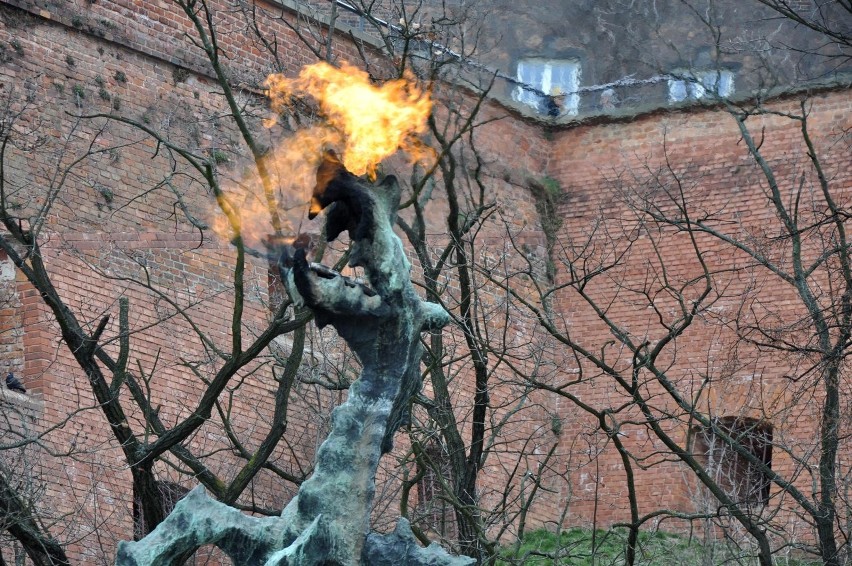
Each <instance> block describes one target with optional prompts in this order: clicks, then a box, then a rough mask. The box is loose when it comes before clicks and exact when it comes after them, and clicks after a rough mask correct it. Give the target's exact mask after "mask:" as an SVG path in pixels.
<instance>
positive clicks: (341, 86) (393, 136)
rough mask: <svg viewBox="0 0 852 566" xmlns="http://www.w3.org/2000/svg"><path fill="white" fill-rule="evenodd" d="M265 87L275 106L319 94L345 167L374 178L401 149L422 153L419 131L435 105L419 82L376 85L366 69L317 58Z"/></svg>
mask: <svg viewBox="0 0 852 566" xmlns="http://www.w3.org/2000/svg"><path fill="white" fill-rule="evenodd" d="M266 86H267V87H268V89H269V97H270V99H271V101H272V105H273V109H275V110H281V109H282V108H283V107H284V106H286V105H288V104H289V101H290V100H291V97H293V96H301V95H309V96H311V97H312V98H314V99H315V100H316V102H317V104H318V106H319V109H320V111H321V113H322V114H323V118H324V120H325V122H326V123H327V125H328V127H330V128H332V129H333V130H335V131H336V132H337V133H338V134H339V136H340V138H341V140H342V141H341V143H342V147H338V148H337V149H338V151H339V152H340V154H341V159H342V161H343V163H344V165H345V166H346V168H347V169H348V170H349V171H351V172H352V173H354V174H356V175H364V174H367V175H369V176H370V177H371V178H374V177H375V170H376V166H377V165H378V163H379V162H381V161H382V160H383V159H384V158H386V157H388V156H390V155H392V154H393V153H395V152H396V151H397V150H399V149H402V150H403V151H407V152H409V153H411V154H412V155H416V154H418V151H417V150H418V148H419V146H420V144H418V141H417V136H418V135H420V134H423V133H425V132H426V130H427V118H428V116H429V113H430V112H431V109H432V102H431V99H430V97H429V93H428V92H426V91H424V90H422V89H420V88H418V87H417V85H416V84H415V83H414V81H412V80H406V79H398V80H393V81H388V82H386V83H383V84H381V85H374V84H372V83H371V82H370V77H369V75H368V74H367V73H365V72H364V71H362V70H360V69H357V68H356V67H352V66H350V65H342V66H341V68H339V69H338V68H335V67H332V66H331V65H329V64H327V63H317V64H314V65H309V66H307V67H305V68H303V69H302V71H301V73H300V74H299V76H298V77H296V78H294V79H288V78H286V77H284V76H282V75H270V76H269V77H268V78H267V82H266Z"/></svg>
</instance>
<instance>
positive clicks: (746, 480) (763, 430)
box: [691, 417, 772, 505]
mask: <svg viewBox="0 0 852 566" xmlns="http://www.w3.org/2000/svg"><path fill="white" fill-rule="evenodd" d="M714 424H715V425H716V427H717V428H718V429H719V430H720V431H723V432H724V433H725V434H727V435H728V436H730V437H731V438H732V439H734V441H735V442H736V443H737V444H738V445H739V446H740V447H742V448H745V449H746V450H748V452H750V453H751V455H752V456H753V457H754V458H755V459H756V460H757V461H758V462H760V463H762V464H763V466H766V467H767V468H770V469H771V468H772V425H771V424H768V423H766V422H763V421H759V420H757V419H750V418H747V417H721V418H718V419H716V420H715V423H714ZM691 449H692V453H693V455H694V456H695V457H696V459H697V460H698V461H699V463H700V464H701V465H702V466H704V469H705V470H707V473H708V474H709V475H710V477H712V478H713V480H714V481H716V483H717V484H718V485H719V486H720V487H721V488H722V489H724V490H725V492H726V493H727V494H728V495H729V496H730V497H731V498H733V499H734V501H736V502H737V503H739V504H745V505H766V503H768V502H769V488H770V486H771V481H770V479H769V477H768V476H767V475H766V474H765V473H764V471H763V470H762V468H761V466H760V465H758V464H756V463H755V462H754V461H750V459H749V458H748V457H746V456H745V455H742V454H740V453H738V452H737V451H735V450H734V449H733V448H732V447H731V445H730V444H728V443H727V442H725V441H724V440H723V438H722V437H721V435H717V434H715V433H714V432H713V430H712V429H710V428H704V427H696V428H694V429H693V430H692V442H691Z"/></svg>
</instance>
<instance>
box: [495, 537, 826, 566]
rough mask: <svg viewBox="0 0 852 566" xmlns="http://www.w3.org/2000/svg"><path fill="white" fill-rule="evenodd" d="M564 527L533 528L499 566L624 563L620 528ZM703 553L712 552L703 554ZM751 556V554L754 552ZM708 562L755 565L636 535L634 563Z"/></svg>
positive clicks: (721, 548) (788, 565) (783, 565)
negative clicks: (551, 528)
mask: <svg viewBox="0 0 852 566" xmlns="http://www.w3.org/2000/svg"><path fill="white" fill-rule="evenodd" d="M592 539H593V537H592V531H591V530H588V529H578V528H574V529H566V530H564V531H562V532H561V533H560V536H559V537H558V538H557V536H556V534H555V533H552V532H550V531H547V530H543V529H541V530H536V531H531V532H529V533H527V534H526V535H525V536H524V539H523V541H521V544H520V545H519V546H518V545H510V546H507V547H504V548H503V550H502V551H501V552H500V559H499V560H498V561H497V564H498V565H499V566H509V565H524V566H528V565H529V566H545V565H548V566H550V565H570V566H610V565H611V566H616V565H622V564H624V563H625V547H626V543H627V530H626V529H612V530H609V531H603V530H598V531H595V533H594V541H593V540H592ZM708 553H712V554H711V555H709V556H708ZM755 553H756V551H755ZM706 560H709V563H712V564H757V560H756V558H755V557H754V556H749V555H748V550H747V549H732V548H729V547H727V546H725V545H722V544H718V545H715V546H713V547H706V548H705V547H704V545H702V544H701V543H700V542H699V541H698V540H696V539H695V538H693V539H691V540H690V539H689V538H687V537H684V536H680V535H675V534H671V533H665V532H655V533H648V532H643V533H640V535H639V544H638V548H637V550H636V564H637V566H638V565H642V566H702V565H703V564H706V563H707V562H705V561H706ZM818 563H819V562H817V561H809V560H797V559H791V558H790V557H788V556H785V557H781V556H778V557H776V564H778V565H779V566H811V565H816V564H818Z"/></svg>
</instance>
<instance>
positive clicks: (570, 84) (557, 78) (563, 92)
mask: <svg viewBox="0 0 852 566" xmlns="http://www.w3.org/2000/svg"><path fill="white" fill-rule="evenodd" d="M517 79H518V81H519V82H520V83H522V85H526V86H528V87H532V89H535V90H532V89H529V88H524V86H522V85H518V86H516V87H515V89H514V90H513V91H512V98H513V99H515V100H517V101H518V102H523V103H524V104H526V105H528V106H532V107H533V108H535V109H536V111H537V112H538V113H539V114H546V115H548V116H562V115H565V114H576V113H577V110H578V108H579V106H580V94H579V93H578V92H577V90H578V89H579V88H580V62H579V61H577V60H575V59H562V60H548V59H524V60H521V61H519V62H518V72H517ZM537 91H538V92H537Z"/></svg>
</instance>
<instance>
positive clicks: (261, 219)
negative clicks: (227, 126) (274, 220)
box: [211, 63, 435, 249]
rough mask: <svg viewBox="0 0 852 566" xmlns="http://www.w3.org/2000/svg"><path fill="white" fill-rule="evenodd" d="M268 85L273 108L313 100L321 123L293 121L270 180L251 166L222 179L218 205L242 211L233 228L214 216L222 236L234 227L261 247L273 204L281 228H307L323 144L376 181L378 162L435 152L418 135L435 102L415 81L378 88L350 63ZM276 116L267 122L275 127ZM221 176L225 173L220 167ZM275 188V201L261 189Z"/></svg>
mask: <svg viewBox="0 0 852 566" xmlns="http://www.w3.org/2000/svg"><path fill="white" fill-rule="evenodd" d="M266 87H267V89H268V91H267V92H268V96H269V98H270V101H271V105H272V109H273V110H274V111H275V112H276V113H278V114H279V115H283V114H284V112H283V111H284V110H285V109H287V108H288V107H289V106H291V105H292V104H293V100H294V98H296V97H304V96H306V95H307V96H310V97H311V98H313V99H314V100H316V103H317V105H318V106H319V110H320V114H321V116H320V120H317V121H315V122H314V123H313V124H311V125H309V126H307V127H297V125H295V124H290V127H289V128H287V129H289V130H295V132H291V133H290V134H288V135H287V136H286V137H285V138H283V139H281V140H279V141H278V142H276V143H275V146H274V148H273V149H272V151H271V152H269V153H268V154H267V155H266V156H265V157H264V165H265V170H266V174H267V178H266V179H262V178H261V177H260V176H259V171H258V170H257V169H255V168H252V167H248V168H245V169H242V170H240V171H238V172H237V175H236V176H235V177H233V178H231V179H228V180H226V181H224V182H223V188H224V189H225V191H224V193H225V194H224V195H223V199H224V200H223V201H222V202H220V203H219V205H220V206H224V207H226V208H230V209H231V210H233V211H234V212H235V213H236V214H237V215H238V216H239V227H236V226H231V224H230V223H229V221H228V219H227V218H226V217H225V215H223V214H221V212H218V211H217V212H215V213H214V214H213V221H212V223H211V224H212V228H213V230H214V231H215V232H216V233H217V234H219V235H220V236H221V237H223V238H227V239H230V238H232V237H233V236H234V235H235V232H237V233H239V235H240V236H241V237H242V238H243V241H244V242H245V243H246V244H247V245H248V246H250V247H253V248H256V249H260V248H261V247H262V246H263V242H264V240H265V238H266V237H268V236H269V235H270V234H271V233H272V232H273V228H272V225H271V222H270V218H271V211H272V208H274V209H275V210H276V211H277V213H278V215H279V217H280V221H281V227H280V229H281V231H283V232H284V233H285V234H291V235H295V234H297V233H301V232H302V230H303V229H305V230H309V229H310V228H309V227H307V226H305V227H303V226H302V222H303V221H304V217H305V207H306V205H307V204H308V202H309V201H310V199H311V196H312V195H311V191H312V189H313V187H314V185H315V184H316V170H317V167H318V166H319V164H320V160H321V159H322V156H323V152H324V150H326V149H329V148H334V149H335V150H336V151H337V153H338V154H339V155H340V156H341V160H342V161H343V164H344V165H345V166H346V168H347V169H348V170H349V171H351V172H352V173H354V174H356V175H365V174H366V175H368V176H370V178H372V179H375V176H376V167H377V166H378V164H379V163H380V162H381V161H382V160H383V159H385V158H387V157H389V156H391V155H393V154H394V153H396V152H397V151H398V150H400V149H401V150H403V151H405V152H406V153H407V154H408V155H409V156H410V158H411V160H412V161H413V162H422V163H428V162H429V161H430V159H434V156H435V154H434V152H433V151H432V150H431V148H429V147H428V146H426V144H424V143H422V142H421V141H420V140H419V139H418V137H417V136H418V135H421V134H423V133H425V132H426V131H427V129H428V128H427V119H428V117H429V113H430V112H431V110H432V102H431V99H430V96H429V93H428V92H427V91H424V90H423V89H421V88H419V87H418V86H417V84H416V82H415V81H414V80H412V79H399V80H394V81H389V82H386V83H384V84H382V85H374V84H372V83H371V82H370V79H369V76H368V75H367V73H365V72H364V71H361V70H359V69H357V68H355V67H352V66H349V65H343V66H342V67H341V68H340V69H337V68H335V67H332V66H331V65H328V64H326V63H317V64H314V65H309V66H307V67H304V68H303V69H302V71H301V73H300V74H299V76H298V77H296V78H292V79H290V78H286V77H284V76H283V75H278V74H273V75H270V76H269V77H268V78H267V81H266ZM276 123H277V119H270V120H267V121H266V122H265V125H266V126H267V127H272V126H274V125H275V124H276ZM223 174H224V172H223ZM264 184H266V185H267V186H272V187H274V190H275V194H274V199H273V200H274V202H270V200H269V199H268V198H267V197H266V196H265V195H264V191H263V189H262V187H263V186H264Z"/></svg>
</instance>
